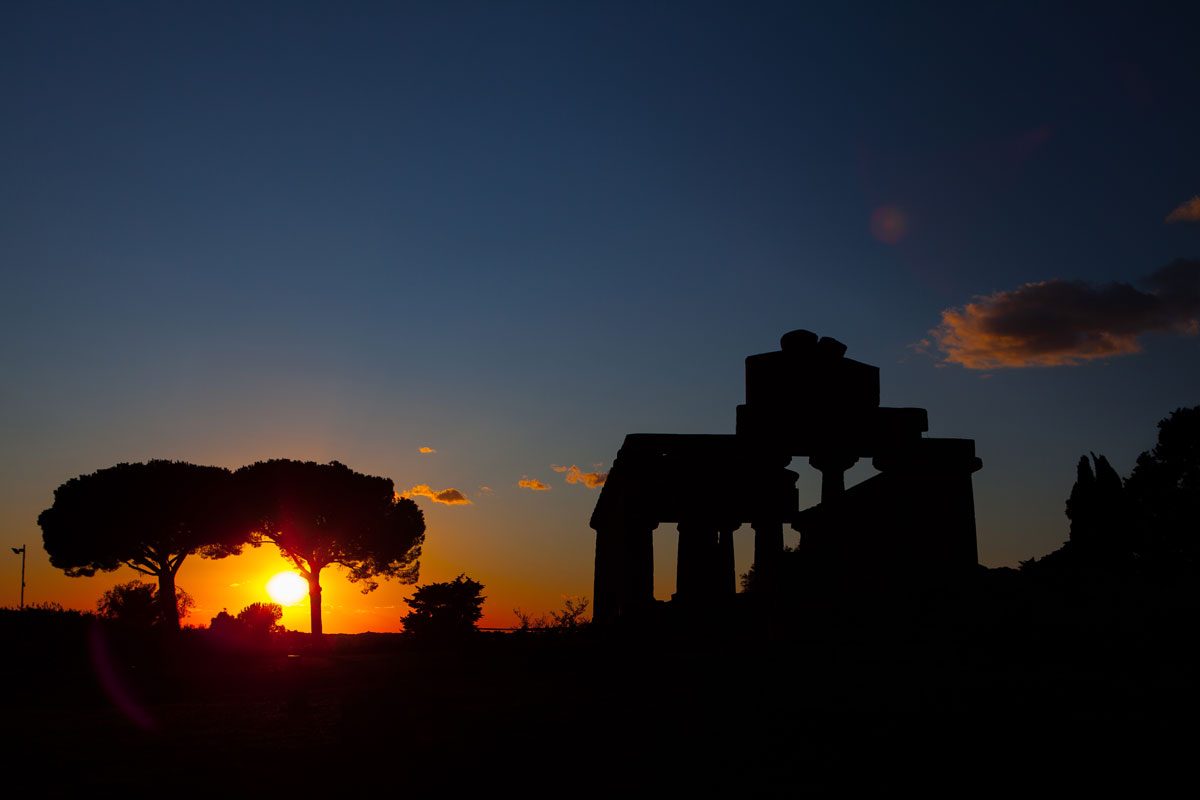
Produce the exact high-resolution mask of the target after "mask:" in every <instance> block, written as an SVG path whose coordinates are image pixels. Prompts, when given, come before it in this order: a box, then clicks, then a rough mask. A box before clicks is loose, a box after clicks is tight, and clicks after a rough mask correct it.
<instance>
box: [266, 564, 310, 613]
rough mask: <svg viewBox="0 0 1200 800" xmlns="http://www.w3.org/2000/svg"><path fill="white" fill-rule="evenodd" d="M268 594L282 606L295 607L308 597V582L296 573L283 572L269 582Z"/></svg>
mask: <svg viewBox="0 0 1200 800" xmlns="http://www.w3.org/2000/svg"><path fill="white" fill-rule="evenodd" d="M267 594H269V595H271V599H272V600H274V601H275V602H276V603H279V604H280V605H282V606H291V605H295V604H296V603H299V602H300V601H301V600H303V599H304V598H305V597H306V596H307V595H308V581H306V580H304V578H301V577H300V576H299V575H297V574H296V573H294V572H281V573H279V574H278V575H276V576H274V577H273V578H271V580H269V581H267Z"/></svg>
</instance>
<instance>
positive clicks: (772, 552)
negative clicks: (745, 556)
mask: <svg viewBox="0 0 1200 800" xmlns="http://www.w3.org/2000/svg"><path fill="white" fill-rule="evenodd" d="M751 525H752V526H753V528H754V583H755V591H756V592H760V593H762V594H770V593H773V592H774V591H775V590H776V589H777V588H778V587H779V562H780V560H781V559H782V558H783V523H782V522H780V521H779V520H774V519H773V520H759V521H757V522H754V523H751Z"/></svg>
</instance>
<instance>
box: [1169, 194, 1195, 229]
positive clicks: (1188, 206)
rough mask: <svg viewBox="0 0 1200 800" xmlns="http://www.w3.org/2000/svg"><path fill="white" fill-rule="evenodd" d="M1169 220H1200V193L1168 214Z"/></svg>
mask: <svg viewBox="0 0 1200 800" xmlns="http://www.w3.org/2000/svg"><path fill="white" fill-rule="evenodd" d="M1167 222H1200V194H1198V195H1196V196H1195V197H1193V198H1192V199H1191V200H1188V201H1187V202H1186V203H1184V204H1183V205H1181V206H1179V208H1177V209H1175V210H1174V211H1172V212H1171V213H1170V214H1167Z"/></svg>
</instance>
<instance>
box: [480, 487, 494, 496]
mask: <svg viewBox="0 0 1200 800" xmlns="http://www.w3.org/2000/svg"><path fill="white" fill-rule="evenodd" d="M479 493H480V494H495V493H496V491H495V490H494V489H493V488H492V487H490V486H480V487H479Z"/></svg>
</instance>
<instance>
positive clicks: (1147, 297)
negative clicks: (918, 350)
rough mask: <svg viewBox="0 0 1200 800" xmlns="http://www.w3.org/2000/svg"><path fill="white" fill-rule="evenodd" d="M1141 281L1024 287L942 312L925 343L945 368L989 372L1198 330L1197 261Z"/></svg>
mask: <svg viewBox="0 0 1200 800" xmlns="http://www.w3.org/2000/svg"><path fill="white" fill-rule="evenodd" d="M1138 283H1139V284H1140V285H1141V286H1142V287H1143V288H1141V289H1139V288H1137V287H1135V286H1134V285H1132V284H1129V283H1121V282H1117V283H1105V284H1099V285H1096V284H1090V283H1086V282H1084V281H1064V280H1059V279H1057V278H1056V279H1053V280H1048V281H1042V282H1040V283H1027V284H1025V285H1024V286H1020V287H1018V288H1016V289H1013V290H1011V291H1003V292H995V293H993V294H990V295H985V296H983V297H976V298H975V299H974V300H973V301H972V302H970V303H967V304H966V305H965V306H963V307H962V308H951V309H947V310H945V311H943V312H942V322H941V324H940V325H938V327H936V328H934V329H933V330H932V331H930V337H931V339H932V342H933V343H935V344H936V346H937V347H938V348H939V349H940V350H941V351H942V352H943V353H944V354H945V358H944V361H945V363H948V364H961V365H962V366H964V367H966V368H967V369H985V370H986V369H999V368H1002V367H1055V366H1063V365H1072V364H1080V363H1083V362H1085V361H1092V360H1095V359H1102V358H1109V357H1111V356H1118V355H1124V354H1127V353H1137V352H1140V351H1141V344H1140V342H1139V341H1138V338H1139V337H1140V336H1142V335H1143V334H1146V333H1151V332H1156V331H1157V332H1168V333H1176V334H1186V335H1194V334H1196V333H1197V332H1198V331H1200V261H1186V260H1182V259H1181V260H1177V261H1174V262H1172V263H1171V264H1168V265H1167V266H1165V267H1163V268H1162V269H1160V270H1158V271H1156V272H1154V273H1152V274H1151V275H1149V276H1147V277H1146V278H1143V279H1142V280H1140V281H1139V282H1138ZM923 344H925V345H928V344H930V343H929V342H928V341H926V342H924V343H923Z"/></svg>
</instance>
